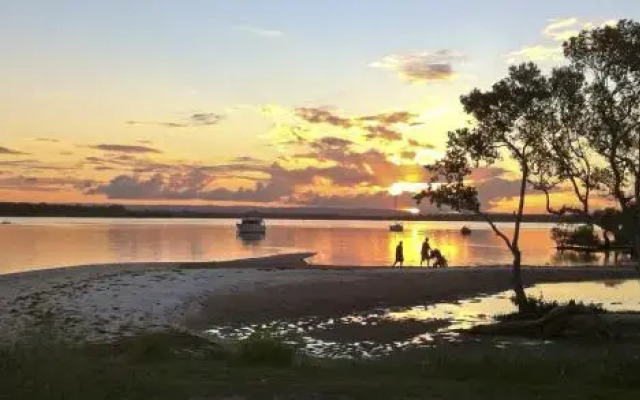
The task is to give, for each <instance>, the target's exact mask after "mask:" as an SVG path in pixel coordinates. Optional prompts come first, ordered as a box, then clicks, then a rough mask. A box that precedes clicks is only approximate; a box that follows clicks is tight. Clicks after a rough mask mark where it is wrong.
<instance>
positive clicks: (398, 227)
mask: <svg viewBox="0 0 640 400" xmlns="http://www.w3.org/2000/svg"><path fill="white" fill-rule="evenodd" d="M393 209H394V211H395V210H397V209H398V197H397V196H393ZM389 230H390V231H391V232H404V225H402V223H401V222H400V221H395V222H394V223H393V224H391V225H389Z"/></svg>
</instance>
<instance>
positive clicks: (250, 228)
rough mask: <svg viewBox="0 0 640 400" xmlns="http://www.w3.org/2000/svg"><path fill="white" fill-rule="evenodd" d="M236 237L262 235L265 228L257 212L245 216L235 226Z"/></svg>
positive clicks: (265, 230)
mask: <svg viewBox="0 0 640 400" xmlns="http://www.w3.org/2000/svg"><path fill="white" fill-rule="evenodd" d="M236 228H237V229H238V235H264V234H265V233H266V232H267V226H266V224H265V223H264V219H262V217H261V216H260V215H259V214H258V212H257V211H254V212H252V213H249V214H247V215H246V216H244V217H243V218H242V220H240V222H238V223H237V224H236Z"/></svg>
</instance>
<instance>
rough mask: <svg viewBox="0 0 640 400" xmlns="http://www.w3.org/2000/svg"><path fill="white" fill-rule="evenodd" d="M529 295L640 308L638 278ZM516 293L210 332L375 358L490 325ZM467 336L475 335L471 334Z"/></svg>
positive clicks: (317, 352) (540, 288) (552, 286)
mask: <svg viewBox="0 0 640 400" xmlns="http://www.w3.org/2000/svg"><path fill="white" fill-rule="evenodd" d="M527 294H528V295H530V296H534V297H543V298H544V299H546V300H556V301H558V302H566V301H569V300H571V299H574V300H576V301H581V302H585V303H595V304H599V305H601V306H602V307H603V308H604V309H606V310H609V311H640V283H639V282H638V281H637V280H616V281H602V282H577V283H549V284H540V285H536V286H533V287H531V288H528V289H527ZM510 299H511V292H510V291H509V292H502V293H497V294H494V295H490V296H477V297H474V298H471V299H466V300H461V301H457V302H450V303H437V304H431V305H416V306H413V307H402V308H393V309H381V310H375V311H372V312H367V313H360V314H354V315H346V316H342V317H338V318H328V319H321V318H315V317H309V318H304V319H300V320H296V321H272V322H270V323H267V324H254V325H249V326H216V327H213V328H212V329H210V330H209V331H208V333H210V334H212V335H215V336H217V337H219V338H222V339H226V340H229V339H230V340H239V339H245V338H247V337H249V336H250V335H251V334H253V333H255V332H261V331H262V332H268V333H269V334H273V335H277V336H281V337H283V338H285V340H287V341H288V342H289V343H291V344H294V345H296V346H298V347H299V348H300V349H301V350H302V351H303V352H305V353H306V354H309V355H312V356H316V357H324V358H370V357H378V356H383V355H386V354H389V353H391V352H394V351H399V350H403V349H408V348H415V347H426V346H435V345H437V343H439V342H453V341H460V340H462V338H461V336H460V334H459V333H458V331H459V330H460V329H468V328H470V327H473V326H476V325H481V324H488V323H491V322H493V321H494V320H495V318H496V316H498V315H501V314H506V313H509V312H512V311H515V306H514V305H513V303H512V302H511V300H510ZM464 340H475V339H473V338H469V337H465V338H464ZM514 342H517V343H518V344H521V345H538V344H541V343H545V342H543V341H536V340H524V339H522V340H520V339H510V340H508V341H506V340H497V341H495V345H496V346H497V347H504V346H508V345H510V344H514Z"/></svg>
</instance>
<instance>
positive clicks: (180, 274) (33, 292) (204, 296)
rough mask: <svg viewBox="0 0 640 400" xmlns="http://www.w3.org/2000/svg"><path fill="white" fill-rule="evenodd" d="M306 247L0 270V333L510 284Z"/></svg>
mask: <svg viewBox="0 0 640 400" xmlns="http://www.w3.org/2000/svg"><path fill="white" fill-rule="evenodd" d="M309 256H310V253H300V254H286V255H277V256H272V257H261V258H254V259H243V260H235V261H229V262H215V263H135V264H107V265H89V266H82V267H73V268H63V269H53V270H42V271H35V272H25V273H19V274H9V275H0V340H14V339H16V338H18V337H20V336H23V335H26V334H29V333H31V332H33V331H34V330H36V331H38V330H46V331H47V332H53V333H56V332H57V333H58V334H62V335H64V336H65V337H67V338H77V339H88V340H102V339H108V338H112V337H114V336H119V335H123V334H130V333H135V332H137V331H140V330H144V329H164V328H167V327H175V326H182V327H185V326H186V327H189V328H193V329H206V328H207V327H209V326H211V325H212V324H231V323H250V322H259V321H267V320H273V319H280V318H296V317H302V316H339V315H344V314H347V313H350V312H355V311H365V310H369V309H374V308H380V307H391V306H409V305H416V304H430V303H435V302H441V301H450V300H455V299H463V298H468V297H471V296H474V295H477V294H480V293H495V292H499V291H503V290H507V289H509V288H510V270H509V268H508V267H498V266H496V267H483V268H449V269H445V270H434V269H427V268H422V269H418V268H396V269H390V268H356V267H354V268H344V267H340V268H333V267H331V266H323V267H318V266H313V267H309V266H306V264H305V263H304V258H306V257H309ZM523 275H524V279H525V281H526V283H527V284H535V283H540V282H561V281H583V280H601V279H627V278H634V277H636V274H635V271H634V270H633V268H630V267H629V268H627V267H616V268H603V267H558V268H553V267H549V268H540V267H531V268H524V271H523Z"/></svg>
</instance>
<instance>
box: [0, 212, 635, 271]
mask: <svg viewBox="0 0 640 400" xmlns="http://www.w3.org/2000/svg"><path fill="white" fill-rule="evenodd" d="M10 220H11V222H13V223H12V224H11V225H0V245H1V246H2V248H3V250H5V251H3V252H2V253H0V273H3V272H4V273H6V272H11V271H20V270H25V269H34V268H44V267H51V266H64V265H76V264H87V263H103V262H104V263H106V262H129V261H206V260H222V259H230V258H237V257H250V256H259V255H267V254H274V253H278V252H285V251H299V250H302V251H313V252H317V256H316V257H314V258H313V259H312V260H311V261H312V262H313V263H315V264H334V265H350V266H352V265H361V266H367V265H391V264H392V263H393V257H394V249H395V246H396V244H397V243H398V241H400V240H402V241H403V243H404V256H405V262H404V265H405V266H419V264H420V247H421V244H422V241H423V240H424V237H425V236H428V237H429V240H430V243H431V246H432V248H438V249H440V251H441V252H442V253H443V255H444V256H445V257H446V258H447V260H448V261H449V264H450V265H453V266H456V265H486V264H492V265H495V264H509V263H510V262H511V254H510V252H509V251H508V250H507V249H506V248H505V247H504V244H503V243H502V242H501V241H500V239H499V238H497V237H496V236H495V235H494V234H493V232H492V231H491V230H489V229H487V227H486V225H484V224H482V223H468V222H467V223H465V225H468V226H469V227H470V228H471V229H472V231H473V233H472V234H471V235H470V236H463V235H461V234H460V227H461V226H462V223H461V222H407V223H405V224H404V227H405V230H404V232H398V233H395V232H389V227H388V223H387V222H385V221H279V220H269V221H267V224H268V230H267V234H266V235H265V236H261V237H237V235H236V229H235V222H236V221H234V220H205V219H198V220H182V219H157V220H156V219H140V220H135V219H131V220H126V219H90V218H85V219H83V218H10ZM552 226H553V225H552V224H525V225H524V227H523V231H522V236H521V245H522V251H523V257H524V262H525V264H528V265H548V264H560V265H573V264H585V263H591V264H603V263H604V262H605V261H604V259H603V258H602V257H601V256H600V255H582V256H577V255H576V254H575V253H570V252H565V253H560V254H559V253H556V251H555V249H554V243H553V242H552V240H551V238H550V235H549V230H550V228H551V227H552ZM502 227H503V228H505V230H506V232H507V233H508V234H510V231H509V224H506V225H503V226H502ZM620 260H622V258H621V259H620ZM607 262H608V263H610V264H613V263H615V260H613V259H609V260H608V261H607Z"/></svg>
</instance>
